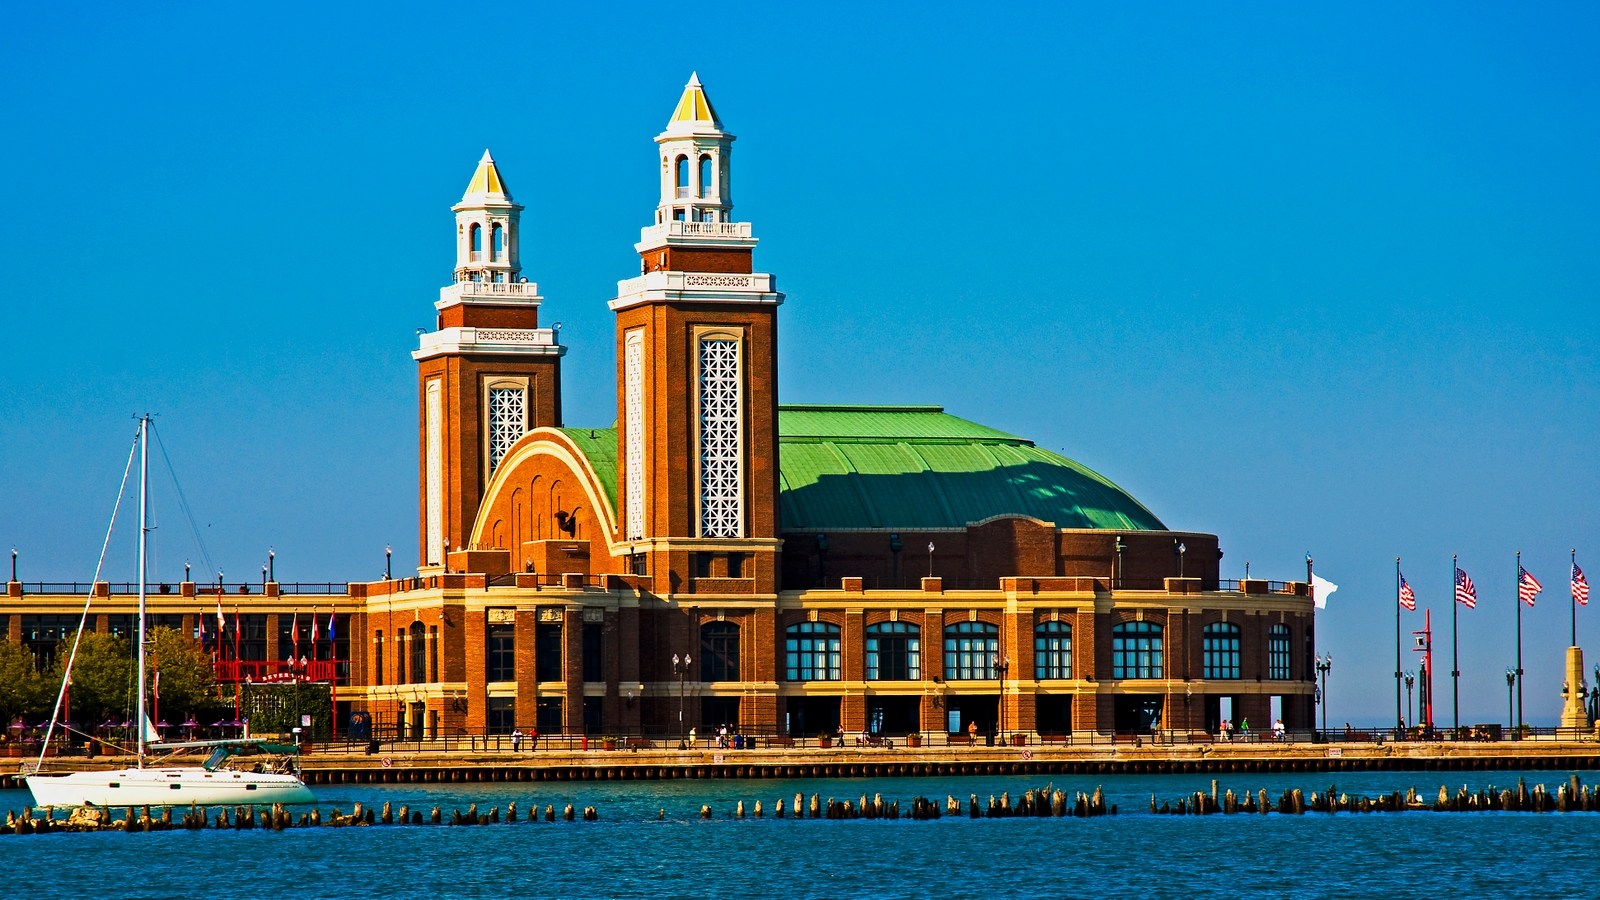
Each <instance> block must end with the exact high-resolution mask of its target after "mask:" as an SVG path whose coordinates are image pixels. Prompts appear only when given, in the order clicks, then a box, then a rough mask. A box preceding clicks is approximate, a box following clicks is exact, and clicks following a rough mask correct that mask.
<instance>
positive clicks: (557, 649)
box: [534, 623, 565, 681]
mask: <svg viewBox="0 0 1600 900" xmlns="http://www.w3.org/2000/svg"><path fill="white" fill-rule="evenodd" d="M534 640H535V641H536V643H535V644H534V655H535V657H536V661H535V677H536V678H537V679H538V680H539V681H564V680H565V676H564V675H563V674H562V671H561V626H560V625H556V624H553V623H549V624H544V625H540V626H538V629H537V630H536V632H535V638H534Z"/></svg>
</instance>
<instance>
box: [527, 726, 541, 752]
mask: <svg viewBox="0 0 1600 900" xmlns="http://www.w3.org/2000/svg"><path fill="white" fill-rule="evenodd" d="M528 749H529V750H537V749H539V729H537V728H530V729H528Z"/></svg>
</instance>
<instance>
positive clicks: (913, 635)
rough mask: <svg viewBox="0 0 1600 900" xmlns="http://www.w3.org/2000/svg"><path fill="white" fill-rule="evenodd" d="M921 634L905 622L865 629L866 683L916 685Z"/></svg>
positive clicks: (920, 661)
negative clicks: (899, 682)
mask: <svg viewBox="0 0 1600 900" xmlns="http://www.w3.org/2000/svg"><path fill="white" fill-rule="evenodd" d="M920 634H921V631H920V629H918V628H917V626H915V625H909V624H907V623H905V622H882V623H879V624H877V625H872V626H869V627H868V628H867V680H868V681H920V680H921V679H922V639H921V637H920Z"/></svg>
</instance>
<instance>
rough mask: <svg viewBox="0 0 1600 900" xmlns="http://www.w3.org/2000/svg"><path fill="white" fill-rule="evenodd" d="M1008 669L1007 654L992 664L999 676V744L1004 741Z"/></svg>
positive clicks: (1008, 659)
mask: <svg viewBox="0 0 1600 900" xmlns="http://www.w3.org/2000/svg"><path fill="white" fill-rule="evenodd" d="M1009 671H1011V657H1009V656H1004V657H1001V658H1000V660H999V661H998V662H996V663H995V664H994V672H995V674H996V675H998V676H1000V708H999V713H1000V716H999V718H1000V721H999V723H998V724H999V726H1000V744H1001V746H1004V745H1005V742H1006V673H1007V672H1009Z"/></svg>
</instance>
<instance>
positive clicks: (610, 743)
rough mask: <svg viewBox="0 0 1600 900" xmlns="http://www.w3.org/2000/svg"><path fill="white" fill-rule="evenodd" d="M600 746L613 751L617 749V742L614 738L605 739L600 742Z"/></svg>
mask: <svg viewBox="0 0 1600 900" xmlns="http://www.w3.org/2000/svg"><path fill="white" fill-rule="evenodd" d="M600 746H602V747H604V748H605V749H607V750H615V749H617V742H616V740H615V739H614V738H607V739H606V740H604V741H601V742H600Z"/></svg>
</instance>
